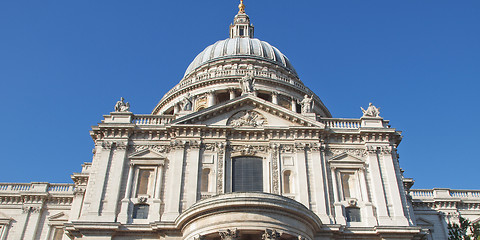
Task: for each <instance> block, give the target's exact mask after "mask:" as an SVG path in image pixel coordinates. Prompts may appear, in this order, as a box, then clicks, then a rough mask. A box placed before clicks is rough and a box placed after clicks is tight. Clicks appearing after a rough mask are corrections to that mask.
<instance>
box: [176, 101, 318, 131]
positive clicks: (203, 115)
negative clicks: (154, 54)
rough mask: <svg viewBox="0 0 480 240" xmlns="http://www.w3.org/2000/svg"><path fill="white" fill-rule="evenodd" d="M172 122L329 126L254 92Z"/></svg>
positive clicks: (246, 125)
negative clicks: (258, 95) (269, 100)
mask: <svg viewBox="0 0 480 240" xmlns="http://www.w3.org/2000/svg"><path fill="white" fill-rule="evenodd" d="M252 118H253V120H252ZM249 119H250V120H249ZM235 120H237V121H235ZM242 122H243V123H242ZM171 124H172V125H175V124H198V125H211V126H232V127H233V128H261V127H292V126H296V127H319V128H322V129H323V128H325V125H324V124H323V123H320V122H318V121H316V120H314V119H312V118H309V117H307V116H304V115H302V114H299V113H296V112H293V111H291V110H289V109H286V108H284V107H281V106H279V105H276V104H273V103H271V102H268V101H265V100H263V99H261V98H258V97H255V96H253V95H244V96H241V97H239V98H236V99H232V100H230V101H227V102H225V103H222V104H217V105H215V106H212V107H209V108H206V109H203V110H200V111H198V112H194V113H191V114H188V115H186V116H183V117H181V118H178V119H176V120H175V121H173V122H172V123H171Z"/></svg>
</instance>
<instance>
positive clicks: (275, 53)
mask: <svg viewBox="0 0 480 240" xmlns="http://www.w3.org/2000/svg"><path fill="white" fill-rule="evenodd" d="M233 57H235V58H242V57H245V58H258V59H260V60H266V61H269V62H272V63H274V64H277V65H279V66H281V67H284V68H285V69H286V70H288V71H289V72H291V73H293V74H294V75H295V76H297V77H298V75H297V73H296V71H295V69H294V68H293V66H292V64H290V61H289V60H288V58H287V57H286V56H285V55H283V54H282V53H281V52H280V50H278V49H277V48H276V47H274V46H272V45H270V44H269V43H267V42H264V41H261V40H259V39H256V38H248V37H247V38H227V39H225V40H220V41H218V42H216V43H214V44H212V45H210V46H208V47H207V48H205V50H203V51H202V52H201V53H200V54H198V55H197V57H195V59H194V60H193V62H192V63H190V65H189V66H188V68H187V71H185V75H184V78H185V77H186V76H188V75H189V74H190V73H192V72H193V71H194V70H195V69H197V68H198V67H200V66H202V65H204V64H206V63H209V62H212V61H216V60H220V59H224V58H225V59H226V58H233Z"/></svg>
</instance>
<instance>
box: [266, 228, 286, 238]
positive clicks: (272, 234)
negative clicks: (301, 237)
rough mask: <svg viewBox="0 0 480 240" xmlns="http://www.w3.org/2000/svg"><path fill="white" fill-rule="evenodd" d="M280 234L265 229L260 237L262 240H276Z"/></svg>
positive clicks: (273, 230)
mask: <svg viewBox="0 0 480 240" xmlns="http://www.w3.org/2000/svg"><path fill="white" fill-rule="evenodd" d="M281 235H282V234H281V233H279V232H277V230H275V229H270V228H267V229H265V233H264V234H263V235H262V239H263V240H278V239H280V236H281Z"/></svg>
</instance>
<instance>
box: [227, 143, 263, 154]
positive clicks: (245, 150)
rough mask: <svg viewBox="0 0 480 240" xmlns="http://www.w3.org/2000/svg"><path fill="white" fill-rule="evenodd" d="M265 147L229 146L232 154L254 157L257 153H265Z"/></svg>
mask: <svg viewBox="0 0 480 240" xmlns="http://www.w3.org/2000/svg"><path fill="white" fill-rule="evenodd" d="M267 150H268V147H267V146H252V145H233V146H230V151H231V152H232V153H240V154H241V155H255V154H257V153H259V152H260V153H266V152H267Z"/></svg>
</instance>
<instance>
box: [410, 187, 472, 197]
mask: <svg viewBox="0 0 480 240" xmlns="http://www.w3.org/2000/svg"><path fill="white" fill-rule="evenodd" d="M410 196H412V198H413V199H426V198H429V199H435V198H437V199H439V198H441V199H448V198H463V199H467V198H468V199H476V200H480V190H452V189H448V188H434V189H411V190H410Z"/></svg>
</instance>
